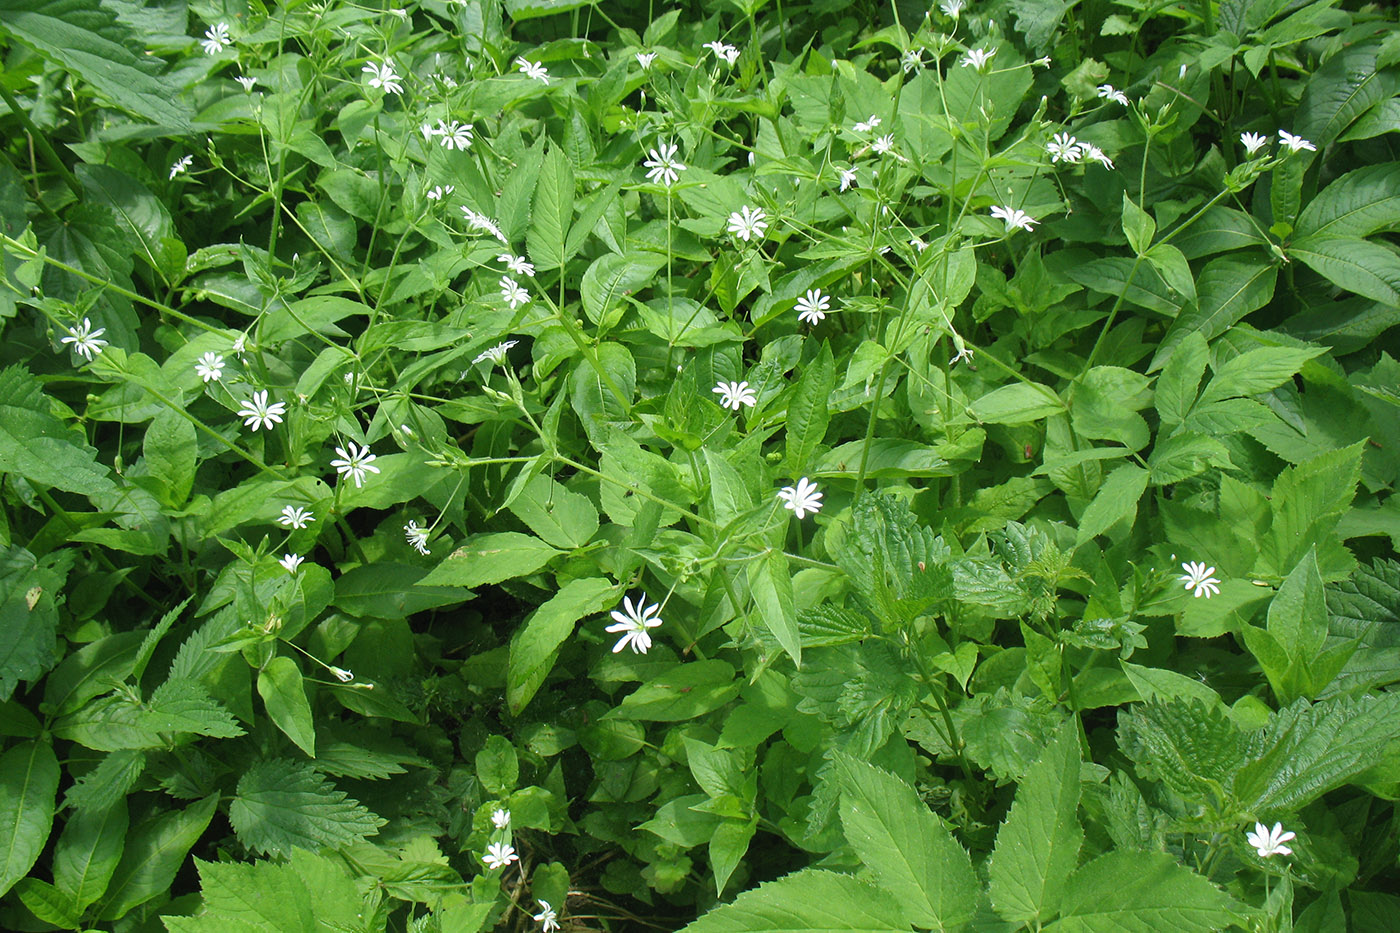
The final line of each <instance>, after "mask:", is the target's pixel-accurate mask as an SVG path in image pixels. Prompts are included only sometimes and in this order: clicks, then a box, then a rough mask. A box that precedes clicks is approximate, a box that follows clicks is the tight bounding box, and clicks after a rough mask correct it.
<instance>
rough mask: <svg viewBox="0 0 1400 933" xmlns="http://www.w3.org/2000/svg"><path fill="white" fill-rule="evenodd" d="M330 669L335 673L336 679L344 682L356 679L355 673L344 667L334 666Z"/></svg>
mask: <svg viewBox="0 0 1400 933" xmlns="http://www.w3.org/2000/svg"><path fill="white" fill-rule="evenodd" d="M330 671H331V673H332V674H334V675H335V679H336V680H338V681H340V682H341V683H343V684H348V683H349V682H350V681H352V680H354V679H355V675H354V674H353V673H351V672H350V671H347V670H346V669H345V668H343V667H333V668H331V669H330Z"/></svg>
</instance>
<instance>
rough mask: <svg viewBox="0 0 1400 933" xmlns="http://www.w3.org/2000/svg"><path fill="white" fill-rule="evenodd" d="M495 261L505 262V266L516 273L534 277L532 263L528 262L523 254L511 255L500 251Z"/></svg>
mask: <svg viewBox="0 0 1400 933" xmlns="http://www.w3.org/2000/svg"><path fill="white" fill-rule="evenodd" d="M496 261H497V262H503V263H505V264H506V268H507V269H509V270H510V271H511V272H514V273H515V274H516V275H526V276H529V277H530V278H532V279H533V278H534V277H535V266H534V264H533V263H531V262H529V261H528V260H527V259H526V258H525V257H524V256H513V255H511V254H510V253H502V254H501V255H499V256H497V257H496Z"/></svg>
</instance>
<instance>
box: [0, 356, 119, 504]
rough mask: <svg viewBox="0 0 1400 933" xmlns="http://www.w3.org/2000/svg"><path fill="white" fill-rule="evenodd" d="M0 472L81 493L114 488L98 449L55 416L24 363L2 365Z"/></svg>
mask: <svg viewBox="0 0 1400 933" xmlns="http://www.w3.org/2000/svg"><path fill="white" fill-rule="evenodd" d="M0 472H4V473H17V474H19V475H20V476H23V477H24V478H25V479H27V480H29V481H30V482H31V483H35V484H36V485H39V486H48V487H52V488H54V489H62V490H64V491H65V492H76V493H79V494H81V495H96V494H98V493H103V492H113V491H115V490H116V488H117V487H116V484H115V483H113V482H112V479H111V477H110V475H109V471H108V470H107V468H106V467H102V466H99V465H98V464H97V451H96V450H94V449H93V448H91V447H89V446H87V444H85V443H84V440H83V437H82V435H81V434H75V433H74V432H73V431H71V430H69V429H68V428H67V427H66V426H65V425H64V424H63V422H61V421H59V420H58V419H57V418H55V417H54V415H53V413H52V405H51V402H50V401H49V399H48V398H47V397H46V396H45V395H44V393H43V390H42V389H41V388H40V385H39V380H37V379H35V378H34V377H33V376H32V375H30V373H29V371H28V370H26V369H25V368H24V367H22V366H8V367H6V368H5V369H4V370H0Z"/></svg>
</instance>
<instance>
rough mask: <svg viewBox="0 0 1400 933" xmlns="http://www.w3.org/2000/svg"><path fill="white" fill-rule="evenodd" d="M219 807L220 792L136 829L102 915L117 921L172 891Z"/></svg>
mask: <svg viewBox="0 0 1400 933" xmlns="http://www.w3.org/2000/svg"><path fill="white" fill-rule="evenodd" d="M218 806H219V795H218V794H210V795H209V796H208V797H205V798H204V799H203V800H201V801H199V802H198V803H195V804H191V805H190V806H188V807H186V808H185V809H184V810H176V811H173V812H167V813H162V814H159V815H157V816H154V817H152V818H151V819H149V820H146V821H145V822H144V823H142V824H141V825H139V826H137V827H136V828H135V829H134V830H132V831H131V833H130V834H129V835H128V837H127V841H126V848H125V849H124V850H123V851H122V857H121V861H119V862H118V863H117V868H116V870H115V871H114V872H113V873H112V881H111V884H110V885H109V886H108V888H107V893H106V896H104V897H103V899H102V900H101V902H100V903H99V904H98V907H97V910H98V916H99V917H101V918H102V919H103V920H116V919H118V918H119V917H123V916H125V915H126V914H127V912H128V911H130V910H131V909H132V908H133V907H137V906H139V905H141V904H144V903H146V902H147V901H149V900H150V899H151V898H153V897H155V896H156V895H157V894H161V893H164V892H168V891H169V890H170V885H171V883H172V882H173V881H174V880H175V873H176V872H178V871H179V870H180V866H181V865H183V864H184V863H185V856H186V855H187V854H189V851H190V848H191V847H192V846H193V845H194V844H195V843H196V842H197V841H199V837H200V836H202V835H203V834H204V830H205V828H206V827H208V825H209V821H210V820H211V819H213V818H214V811H215V810H217V809H218Z"/></svg>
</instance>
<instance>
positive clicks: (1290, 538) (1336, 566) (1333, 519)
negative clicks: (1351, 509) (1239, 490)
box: [1258, 441, 1365, 580]
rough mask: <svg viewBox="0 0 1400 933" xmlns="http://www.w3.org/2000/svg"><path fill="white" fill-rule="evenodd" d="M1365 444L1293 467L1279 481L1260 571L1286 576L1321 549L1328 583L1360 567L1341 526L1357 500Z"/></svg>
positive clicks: (1320, 558)
mask: <svg viewBox="0 0 1400 933" xmlns="http://www.w3.org/2000/svg"><path fill="white" fill-rule="evenodd" d="M1364 443H1365V442H1364V441H1358V442H1357V443H1355V444H1352V445H1351V446H1349V447H1343V448H1340V449H1336V450H1328V451H1324V452H1323V453H1321V454H1318V455H1317V456H1316V457H1312V458H1310V459H1308V460H1304V461H1302V462H1301V463H1298V464H1296V465H1294V466H1291V467H1288V468H1287V469H1285V470H1284V471H1283V472H1282V473H1280V474H1279V475H1278V478H1277V479H1275V480H1274V486H1273V489H1272V491H1271V497H1270V500H1269V508H1270V510H1271V512H1272V513H1273V518H1272V522H1271V524H1270V528H1269V534H1268V535H1267V536H1266V537H1265V538H1264V539H1263V540H1262V541H1261V542H1259V544H1260V547H1259V563H1258V566H1259V567H1260V568H1261V569H1263V570H1264V571H1265V572H1266V573H1271V574H1276V575H1278V576H1283V575H1284V573H1286V572H1288V571H1291V570H1292V569H1293V568H1294V567H1296V566H1297V565H1298V562H1299V561H1300V560H1302V559H1303V555H1304V554H1306V553H1307V552H1308V550H1309V549H1310V548H1317V561H1318V567H1319V570H1320V572H1321V573H1322V576H1323V579H1324V580H1338V579H1341V578H1342V577H1344V576H1345V575H1346V574H1347V573H1349V572H1350V571H1351V569H1352V567H1353V566H1355V559H1354V558H1353V557H1352V556H1351V554H1350V553H1349V552H1348V551H1347V550H1346V549H1345V548H1343V547H1342V545H1341V543H1340V542H1339V540H1338V539H1337V536H1336V527H1337V522H1338V520H1339V519H1340V518H1341V516H1342V513H1344V512H1345V511H1346V509H1347V507H1348V506H1350V505H1351V500H1352V497H1353V496H1355V495H1356V484H1357V482H1358V481H1359V480H1360V476H1361V454H1362V449H1363V445H1364Z"/></svg>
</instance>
